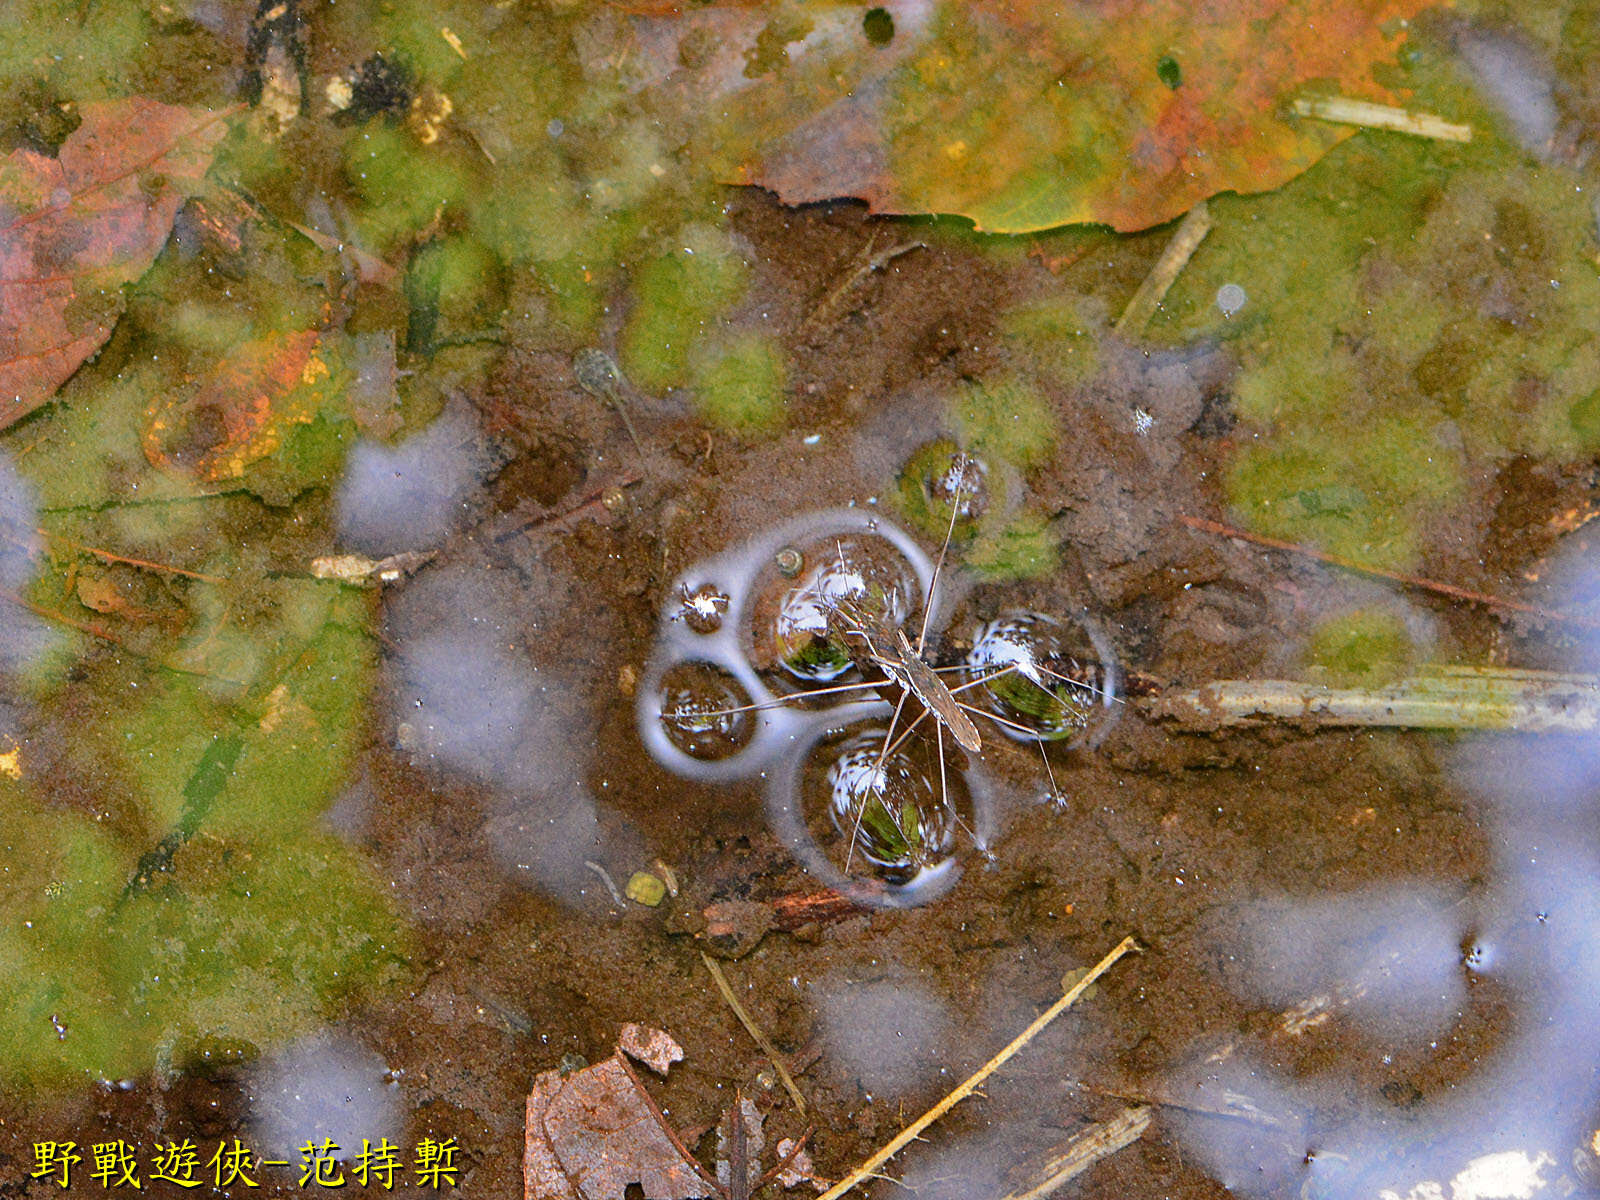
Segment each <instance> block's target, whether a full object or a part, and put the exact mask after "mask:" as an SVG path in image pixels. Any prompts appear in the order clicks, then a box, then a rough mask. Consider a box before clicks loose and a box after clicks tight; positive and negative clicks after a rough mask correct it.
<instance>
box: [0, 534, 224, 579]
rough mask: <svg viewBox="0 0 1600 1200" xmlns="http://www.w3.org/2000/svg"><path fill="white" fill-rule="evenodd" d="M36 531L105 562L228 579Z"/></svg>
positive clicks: (16, 541)
mask: <svg viewBox="0 0 1600 1200" xmlns="http://www.w3.org/2000/svg"><path fill="white" fill-rule="evenodd" d="M35 532H37V533H38V534H39V536H40V537H43V538H48V539H49V540H50V541H52V542H59V543H61V545H63V546H70V547H71V548H72V549H74V550H82V551H84V552H85V553H86V554H92V555H94V556H95V557H96V558H98V559H102V560H104V561H105V562H110V563H126V564H127V565H128V566H130V567H143V568H144V569H145V570H147V571H159V572H161V573H163V574H166V575H182V576H184V577H185V578H186V579H199V580H202V581H204V582H206V583H226V582H227V580H225V579H223V578H222V577H221V576H218V575H204V574H202V573H201V572H199V571H189V570H185V569H184V568H183V567H169V566H168V565H167V564H166V563H158V562H150V561H149V560H148V559H143V558H130V557H128V556H127V555H125V554H116V553H113V552H112V551H110V550H102V549H101V548H100V547H99V546H90V545H86V544H85V543H83V542H75V541H73V540H72V539H71V538H69V537H64V536H62V535H61V534H59V533H51V532H50V531H49V530H48V529H39V530H36V531H35ZM0 536H4V537H5V540H6V541H8V542H11V543H12V544H13V545H17V546H24V547H25V546H26V545H27V543H26V542H24V541H23V540H22V539H21V538H16V537H11V536H10V535H0Z"/></svg>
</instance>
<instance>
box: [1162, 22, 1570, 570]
mask: <svg viewBox="0 0 1600 1200" xmlns="http://www.w3.org/2000/svg"><path fill="white" fill-rule="evenodd" d="M1400 74H1401V75H1402V76H1403V77H1404V78H1403V83H1404V86H1408V87H1411V88H1414V89H1416V92H1417V95H1416V97H1415V100H1414V104H1415V106H1416V107H1418V108H1420V109H1423V110H1429V111H1436V112H1442V113H1445V114H1447V115H1449V116H1450V117H1451V119H1456V120H1460V119H1465V120H1468V121H1470V123H1471V124H1472V125H1473V127H1474V129H1475V130H1476V131H1477V136H1476V137H1475V139H1474V141H1473V142H1472V143H1471V144H1470V145H1465V146H1462V145H1455V144H1448V143H1438V142H1429V141H1425V140H1423V139H1418V138H1409V137H1406V136H1403V135H1398V134H1383V133H1363V134H1361V135H1358V136H1357V137H1355V138H1353V139H1351V140H1350V141H1349V142H1347V143H1345V144H1344V145H1342V146H1340V147H1339V148H1338V149H1336V150H1334V151H1333V152H1332V153H1330V154H1329V155H1328V156H1327V157H1326V158H1325V159H1324V160H1323V161H1322V162H1321V163H1319V164H1318V165H1317V166H1316V167H1314V168H1312V169H1311V170H1310V171H1308V172H1306V173H1305V174H1304V175H1302V176H1301V177H1300V178H1298V179H1296V180H1294V181H1293V182H1291V183H1289V184H1287V185H1286V186H1284V187H1283V188H1281V189H1279V190H1278V191H1277V192H1274V193H1271V194H1267V195H1262V196H1254V197H1248V198H1240V197H1218V198H1216V199H1215V200H1214V201H1213V203H1212V215H1213V219H1214V222H1215V227H1214V229H1213V231H1212V233H1211V235H1210V236H1209V237H1208V238H1207V240H1206V242H1205V243H1204V244H1203V245H1202V247H1201V249H1200V251H1199V252H1198V253H1197V254H1196V255H1195V257H1194V259H1193V260H1192V261H1191V262H1190V264H1189V265H1188V267H1187V268H1186V269H1185V271H1184V273H1183V275H1182V276H1180V278H1179V280H1178V282H1177V284H1176V286H1175V287H1174V288H1173V290H1172V292H1171V293H1170V294H1169V296H1168V298H1167V302H1166V304H1165V306H1164V308H1163V311H1162V313H1161V314H1160V315H1159V316H1158V318H1157V320H1156V322H1155V323H1154V324H1153V326H1152V330H1151V336H1152V337H1154V338H1155V339H1157V340H1161V341H1187V340H1193V339H1196V338H1209V339H1219V340H1221V341H1223V342H1224V343H1227V344H1229V345H1231V347H1232V348H1233V350H1234V352H1235V353H1236V354H1237V356H1238V359H1239V364H1240V373H1239V376H1238V378H1237V380H1236V383H1235V387H1234V404H1235V412H1236V413H1237V415H1238V416H1239V417H1240V418H1241V420H1242V421H1244V422H1245V430H1246V431H1247V433H1248V436H1246V437H1240V438H1237V439H1236V444H1237V446H1238V449H1237V450H1236V451H1235V452H1234V454H1233V457H1232V461H1231V463H1230V464H1229V466H1228V470H1227V475H1226V480H1227V496H1228V500H1229V503H1230V504H1231V505H1232V507H1233V508H1234V510H1235V512H1236V514H1237V516H1238V517H1239V518H1240V519H1241V520H1243V521H1244V522H1246V523H1247V524H1248V525H1249V526H1250V527H1252V528H1255V529H1257V530H1259V531H1260V532H1263V533H1268V534H1271V535H1273V536H1277V537H1282V538H1286V539H1288V540H1291V541H1299V542H1306V543H1310V544H1313V545H1316V546H1319V547H1321V548H1322V549H1324V550H1327V551H1330V552H1332V553H1336V554H1343V555H1346V556H1349V557H1352V558H1357V559H1360V560H1362V561H1367V562H1372V563H1373V564H1374V565H1379V566H1385V567H1389V568H1395V569H1407V568H1409V567H1411V566H1413V565H1414V564H1415V563H1416V561H1417V558H1418V556H1419V554H1420V553H1421V552H1422V550H1423V547H1424V544H1425V542H1426V540H1427V539H1428V537H1429V536H1430V528H1431V527H1432V525H1433V524H1434V523H1436V522H1439V521H1441V520H1443V519H1444V517H1445V515H1446V514H1447V513H1448V511H1449V509H1450V506H1451V505H1452V504H1454V503H1455V502H1456V501H1457V500H1458V499H1459V498H1460V497H1461V496H1462V495H1463V494H1464V491H1465V489H1466V487H1467V486H1468V480H1469V479H1470V478H1471V477H1472V475H1473V474H1474V473H1475V472H1476V471H1479V470H1483V469H1493V468H1494V466H1495V465H1496V464H1498V463H1502V462H1504V461H1506V460H1507V459H1509V458H1511V457H1513V456H1516V455H1530V456H1535V457H1540V458H1548V459H1555V460H1570V459H1572V458H1575V457H1578V456H1581V455H1584V454H1588V453H1592V452H1593V451H1594V450H1595V449H1596V448H1597V447H1600V443H1597V442H1596V441H1595V438H1596V437H1597V436H1600V421H1597V420H1596V418H1595V416H1594V412H1595V404H1594V402H1593V401H1592V400H1591V397H1593V396H1594V395H1595V394H1596V392H1597V389H1600V350H1597V348H1596V346H1595V342H1594V339H1593V336H1592V331H1591V326H1592V314H1593V312H1595V311H1596V310H1597V306H1600V273H1597V271H1596V269H1595V264H1594V257H1593V253H1594V252H1593V234H1592V225H1593V215H1592V212H1591V211H1590V209H1589V205H1588V202H1587V199H1586V196H1585V195H1584V194H1583V193H1582V192H1580V191H1579V190H1578V183H1579V181H1578V180H1577V179H1576V178H1575V177H1574V176H1572V175H1571V174H1569V173H1568V172H1566V171H1564V170H1562V169H1561V168H1559V167H1555V168H1552V167H1543V168H1538V169H1535V168H1533V167H1531V166H1529V165H1528V164H1527V163H1526V162H1525V160H1524V158H1523V156H1522V153H1521V151H1520V150H1518V149H1516V148H1515V147H1514V146H1512V145H1511V144H1510V143H1509V142H1508V141H1507V140H1505V139H1504V138H1503V137H1501V136H1499V135H1498V133H1497V129H1498V118H1497V117H1495V116H1494V115H1493V114H1491V113H1489V112H1488V111H1486V110H1485V109H1484V108H1482V106H1481V105H1480V104H1479V102H1478V101H1477V100H1476V99H1475V98H1474V97H1473V95H1472V93H1471V92H1470V91H1469V90H1468V89H1467V88H1466V87H1465V86H1464V84H1463V83H1462V81H1461V80H1460V79H1459V78H1457V77H1456V76H1455V75H1453V73H1452V69H1451V68H1450V67H1449V66H1448V65H1447V64H1446V63H1445V62H1444V59H1443V53H1442V51H1439V50H1437V49H1435V48H1434V47H1433V46H1432V45H1431V43H1429V42H1428V41H1427V39H1426V38H1419V39H1418V40H1417V42H1416V43H1414V45H1413V53H1412V54H1411V55H1410V56H1409V58H1408V63H1407V65H1406V67H1405V69H1404V70H1403V71H1401V72H1400ZM1535 214H1537V215H1535ZM1227 283H1234V284H1238V285H1239V286H1241V287H1242V288H1243V289H1244V291H1245V293H1246V296H1247V300H1246V303H1245V305H1244V307H1243V308H1242V309H1241V310H1239V312H1238V313H1237V314H1236V315H1234V316H1232V317H1231V318H1230V317H1226V316H1224V315H1223V313H1222V312H1221V310H1220V308H1219V307H1218V305H1217V303H1216V301H1215V297H1216V293H1217V291H1218V289H1219V288H1220V287H1221V286H1222V285H1224V284H1227Z"/></svg>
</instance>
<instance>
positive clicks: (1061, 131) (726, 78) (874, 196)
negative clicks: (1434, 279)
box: [636, 0, 1424, 233]
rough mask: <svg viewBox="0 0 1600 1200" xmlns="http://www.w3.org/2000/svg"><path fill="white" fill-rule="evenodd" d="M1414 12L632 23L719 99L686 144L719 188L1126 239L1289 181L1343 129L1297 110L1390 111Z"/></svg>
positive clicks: (1205, 10) (1311, 5)
mask: <svg viewBox="0 0 1600 1200" xmlns="http://www.w3.org/2000/svg"><path fill="white" fill-rule="evenodd" d="M1423 7H1424V5H1423V4H1422V3H1420V2H1419V0H1288V2H1285V0H1243V2H1241V3H1238V4H1228V5H1219V4H1212V5H1194V4H1186V3H1183V2H1182V0H1146V2H1144V3H1139V4H1131V3H1128V2H1127V0H1097V2H1094V3H1086V4H1073V5H1061V4H1054V3H1045V2H1043V0H1025V2H1023V3H999V2H998V0H983V2H980V3H964V4H958V3H953V2H946V3H941V4H938V5H934V6H931V7H930V6H926V5H920V4H913V3H909V2H900V3H888V4H884V5H881V6H878V7H874V8H871V9H863V8H862V7H861V6H858V5H845V4H837V5H810V6H805V7H803V8H796V7H793V6H788V5H764V6H760V7H754V8H752V7H750V6H741V5H733V4H726V5H710V6H704V7H702V6H693V7H692V8H690V7H686V9H685V11H684V12H683V13H682V14H681V15H679V16H676V17H660V18H650V17H644V16H641V17H639V18H637V19H636V25H637V27H638V28H639V30H640V44H641V48H642V50H643V52H644V54H645V55H646V58H647V60H648V61H649V62H651V63H653V64H654V65H655V66H656V68H657V69H658V70H660V71H661V72H663V73H671V72H672V71H675V70H689V69H690V68H688V67H681V66H680V65H679V64H680V63H698V64H701V66H700V70H701V71H702V79H703V81H704V84H703V85H704V86H709V87H713V88H715V89H717V90H720V91H722V92H723V93H724V94H725V98H724V101H723V105H724V108H725V112H726V115H725V116H723V117H722V118H721V119H718V120H713V121H712V122H710V123H709V125H708V129H709V131H710V133H709V136H708V137H707V138H706V140H705V142H704V143H703V145H702V151H703V152H704V153H706V154H708V155H709V156H710V158H711V159H712V161H713V162H715V163H716V165H717V167H718V169H719V170H720V171H721V172H722V173H723V175H724V177H726V178H728V179H730V180H732V181H735V182H741V183H752V184H759V185H761V186H763V187H767V188H770V189H772V190H773V191H775V192H777V194H778V195H779V197H780V198H781V199H783V200H784V201H786V202H788V203H792V204H799V203H806V202H811V201H817V200H824V199H830V198H837V197H856V198H859V199H863V200H866V201H867V202H868V204H869V205H870V206H871V208H872V209H873V210H874V211H879V212H893V213H929V212H933V213H954V214H959V215H961V216H966V217H970V218H971V219H972V220H973V221H974V222H976V224H977V226H978V228H980V229H983V230H989V231H994V232H1000V233H1007V232H1021V231H1026V230H1033V229H1043V228H1048V227H1051V226H1055V225H1063V224H1069V223H1074V222H1084V221H1093V222H1103V223H1105V224H1108V225H1111V226H1113V227H1114V228H1116V229H1120V230H1133V229H1141V228H1145V227H1147V226H1150V225H1156V224H1159V223H1161V222H1163V221H1167V220H1169V219H1171V218H1172V217H1175V216H1177V215H1178V214H1180V213H1182V212H1184V211H1186V210H1187V209H1189V208H1190V207H1192V206H1193V205H1194V204H1195V203H1196V202H1197V201H1199V200H1202V199H1204V198H1206V197H1207V196H1210V195H1213V194H1214V193H1216V192H1219V191H1226V190H1232V191H1241V192H1255V191H1263V190H1266V189H1270V188H1273V187H1277V186H1278V185H1279V184H1282V183H1284V182H1285V181H1287V180H1289V179H1292V178H1293V177H1294V176H1296V175H1298V174H1299V173H1300V172H1302V171H1304V170H1305V169H1306V168H1307V167H1309V166H1310V165H1311V164H1312V163H1314V162H1316V161H1317V159H1318V158H1320V157H1321V156H1322V155H1323V154H1324V153H1326V152H1327V150H1328V149H1330V148H1331V147H1332V146H1333V145H1335V144H1336V143H1337V142H1339V141H1340V140H1342V139H1343V138H1345V137H1348V136H1349V133H1350V131H1349V130H1347V129H1339V128H1336V127H1333V126H1329V125H1327V124H1324V123H1319V122H1311V121H1302V120H1297V119H1296V118H1295V117H1294V116H1293V115H1292V113H1291V111H1290V106H1291V103H1292V100H1293V98H1294V97H1295V96H1296V94H1298V93H1302V92H1304V91H1308V90H1317V91H1328V90H1334V91H1337V92H1339V93H1341V94H1346V95H1350V96H1355V97H1360V98H1363V99H1368V100H1377V101H1393V99H1394V97H1393V96H1392V95H1390V94H1389V93H1388V91H1387V90H1386V89H1385V88H1384V87H1382V86H1381V85H1380V84H1379V83H1378V82H1377V81H1376V79H1375V78H1374V68H1375V67H1377V66H1379V65H1380V64H1383V63H1386V62H1392V61H1393V60H1394V56H1395V51H1396V47H1397V42H1398V38H1397V36H1396V30H1397V28H1398V26H1399V25H1400V24H1401V23H1402V22H1403V20H1404V19H1405V18H1407V17H1409V16H1410V15H1412V14H1413V13H1415V12H1417V11H1418V10H1420V9H1421V8H1423ZM711 47H715V49H714V50H713V49H711Z"/></svg>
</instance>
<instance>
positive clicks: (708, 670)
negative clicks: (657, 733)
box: [661, 662, 755, 762]
mask: <svg viewBox="0 0 1600 1200" xmlns="http://www.w3.org/2000/svg"><path fill="white" fill-rule="evenodd" d="M749 703H750V697H749V695H747V694H746V692H745V690H744V688H742V687H740V686H739V683H738V681H737V680H736V679H734V678H733V676H731V675H729V674H728V673H727V672H726V671H724V670H723V669H722V668H721V667H715V666H712V665H711V664H710V663H703V662H686V663H679V664H677V665H676V666H674V667H672V668H670V669H669V670H668V671H667V672H666V674H665V675H663V676H662V677H661V727H662V729H664V730H665V731H666V735H667V740H668V741H670V742H671V743H672V744H673V745H674V746H676V747H677V748H678V749H679V750H681V751H683V753H685V754H687V755H688V756H689V757H690V758H698V759H700V760H702V761H707V762H711V761H715V760H717V759H722V758H728V757H730V756H732V755H734V754H737V753H738V752H739V751H740V750H742V749H743V748H744V747H745V746H746V745H748V744H749V742H750V738H751V736H752V734H753V733H754V730H755V721H754V720H753V719H752V717H753V714H752V713H751V712H749V711H744V712H733V711H730V710H732V709H739V708H743V707H744V706H745V705H748V704H749Z"/></svg>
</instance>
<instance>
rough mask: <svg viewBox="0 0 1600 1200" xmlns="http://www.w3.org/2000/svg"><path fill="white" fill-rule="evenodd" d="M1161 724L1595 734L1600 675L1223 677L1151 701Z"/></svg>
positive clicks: (1446, 672)
mask: <svg viewBox="0 0 1600 1200" xmlns="http://www.w3.org/2000/svg"><path fill="white" fill-rule="evenodd" d="M1149 711H1150V713H1151V715H1152V716H1154V717H1156V718H1157V719H1160V720H1167V721H1172V722H1174V723H1176V724H1178V725H1179V726H1182V727H1184V728H1187V729H1194V730H1211V729H1216V728H1219V727H1221V726H1226V725H1254V724H1260V723H1262V722H1267V721H1283V720H1287V721H1297V722H1306V723H1310V724H1313V725H1320V726H1384V727H1389V728H1396V729H1478V730H1496V731H1501V732H1507V733H1594V732H1595V731H1596V730H1600V676H1596V675H1565V674H1561V673H1558V672H1553V671H1519V670H1514V669H1502V668H1497V667H1436V668H1433V669H1432V670H1430V671H1428V672H1426V673H1424V674H1420V675H1416V676H1413V677H1412V678H1409V679H1402V680H1399V681H1397V682H1395V683H1392V684H1389V685H1388V686H1386V687H1381V688H1335V687H1324V686H1322V685H1320V684H1315V683H1302V682H1299V681H1296V680H1285V679H1256V680H1231V679H1223V680H1217V681H1215V682H1212V683H1208V684H1205V685H1204V686H1202V687H1198V688H1192V689H1189V690H1187V691H1182V692H1169V693H1167V694H1165V695H1163V696H1160V697H1158V698H1156V699H1154V700H1152V701H1151V702H1150V708H1149Z"/></svg>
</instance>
